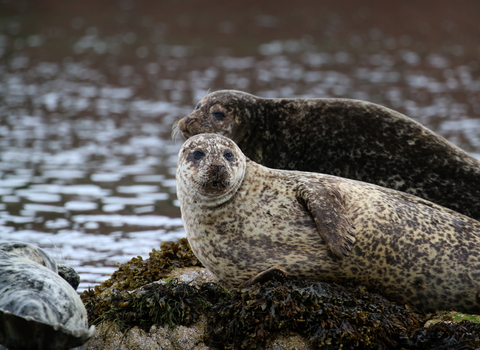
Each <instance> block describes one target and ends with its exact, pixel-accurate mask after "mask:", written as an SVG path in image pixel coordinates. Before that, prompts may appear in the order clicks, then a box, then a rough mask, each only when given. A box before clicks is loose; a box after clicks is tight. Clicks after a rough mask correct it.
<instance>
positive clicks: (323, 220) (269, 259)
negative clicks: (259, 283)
mask: <svg viewBox="0 0 480 350" xmlns="http://www.w3.org/2000/svg"><path fill="white" fill-rule="evenodd" d="M178 157H179V158H178V167H177V174H176V179H177V195H178V199H179V201H180V208H181V214H182V219H183V224H184V227H185V230H186V233H187V238H188V240H189V242H190V245H191V247H192V249H193V252H194V253H195V255H196V256H197V257H198V259H199V260H200V261H201V262H202V263H203V264H204V265H205V267H206V268H207V269H208V270H209V271H210V272H211V273H212V274H213V275H214V276H215V277H216V278H218V279H219V281H221V282H222V283H223V284H225V285H226V286H227V287H234V286H239V285H242V284H244V283H246V282H247V281H249V280H251V278H252V277H254V276H257V275H258V276H259V277H260V278H262V274H263V273H264V271H268V270H269V269H270V268H271V267H274V270H277V271H278V270H279V269H281V270H283V271H285V273H286V274H287V278H301V279H317V280H322V281H326V282H337V283H341V284H345V283H353V284H356V285H358V284H360V285H364V286H366V287H367V288H368V289H369V290H371V291H374V292H378V293H380V294H383V295H384V296H385V297H387V298H389V299H391V300H392V301H395V302H398V303H401V304H408V305H411V306H412V307H415V308H417V309H418V310H424V311H431V310H434V309H446V308H456V309H458V310H461V311H464V312H477V313H478V312H480V299H479V297H480V294H479V291H480V222H477V221H476V220H474V219H472V218H470V217H467V216H464V215H462V214H459V213H457V212H455V211H453V210H450V209H447V208H444V207H441V206H439V205H437V204H434V203H432V202H429V201H426V200H424V199H422V198H419V197H415V196H413V195H410V194H407V193H404V192H400V191H396V190H392V189H388V188H384V187H380V186H377V185H373V184H369V183H363V182H360V181H356V180H351V179H345V178H340V177H336V176H332V175H326V174H318V173H308V172H299V171H287V170H276V169H270V168H267V167H264V166H262V165H260V164H257V163H255V162H253V161H251V160H249V159H248V158H246V157H245V156H244V155H243V153H242V152H241V150H240V149H239V148H238V146H237V145H236V144H235V143H234V142H233V141H232V140H230V139H228V138H226V137H223V136H221V135H218V134H200V135H196V136H193V137H191V138H189V139H188V140H187V141H186V142H185V143H184V145H183V146H182V148H181V149H180V152H179V156H178ZM275 266H278V267H279V268H277V267H275ZM253 281H255V277H254V278H253Z"/></svg>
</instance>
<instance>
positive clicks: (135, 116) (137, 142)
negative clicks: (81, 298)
mask: <svg viewBox="0 0 480 350" xmlns="http://www.w3.org/2000/svg"><path fill="white" fill-rule="evenodd" d="M427 2H428V1H427ZM146 3H147V2H145V4H146ZM148 3H149V5H148V6H147V5H145V4H144V3H141V2H139V3H136V2H128V3H127V2H122V1H120V2H118V3H113V2H112V3H109V4H103V3H98V2H94V1H86V2H83V4H82V5H80V4H79V5H78V6H79V7H64V6H62V5H54V4H53V3H51V4H50V3H49V5H46V6H47V8H48V9H47V10H48V11H47V10H46V8H43V7H42V6H40V5H39V4H38V3H37V2H28V1H25V2H22V4H23V5H21V4H20V2H8V1H7V2H4V3H3V4H2V5H0V7H3V8H2V9H0V10H1V11H0V76H1V79H0V198H1V202H0V239H1V240H23V241H26V242H30V243H34V244H38V245H40V246H42V247H44V248H46V249H47V251H49V252H50V253H52V254H53V255H54V256H55V257H57V258H59V259H60V260H62V259H63V260H67V261H68V262H69V263H71V264H72V265H73V266H74V267H75V268H76V269H77V270H78V271H79V272H80V273H81V275H82V284H81V285H80V289H83V288H86V287H87V286H88V285H93V284H95V283H98V282H99V281H101V280H103V279H105V274H108V273H110V272H112V271H113V270H114V269H115V267H114V264H115V263H116V262H124V261H127V260H129V259H130V258H131V257H132V256H136V255H142V256H144V257H147V256H148V253H149V252H150V251H151V249H152V248H158V246H159V243H160V241H161V240H175V239H177V238H179V237H183V236H184V235H185V233H184V230H183V228H182V224H181V220H180V218H179V215H180V214H179V209H178V201H177V200H176V195H175V180H174V175H175V166H176V154H177V152H178V149H179V147H180V143H181V142H180V141H177V143H174V142H172V140H171V139H170V132H171V125H172V124H173V122H174V121H175V119H176V118H177V117H181V116H183V115H186V114H188V113H189V112H190V111H191V109H192V108H193V106H194V105H195V103H196V102H197V101H198V100H199V99H201V98H202V97H203V96H204V95H205V94H206V93H207V92H208V91H209V90H217V89H239V90H245V91H248V92H251V93H253V94H256V95H260V96H264V97H346V98H356V99H362V100H368V101H371V102H375V103H379V104H383V105H385V106H387V107H390V108H393V109H396V110H398V111H400V112H402V113H404V114H406V115H408V116H410V117H412V118H414V119H416V120H418V121H420V122H421V123H423V124H425V125H426V126H428V127H429V128H431V129H433V130H434V131H435V132H437V133H439V134H441V135H443V136H445V137H447V138H448V139H449V140H451V141H452V142H454V143H456V144H457V145H459V146H461V147H463V148H465V149H466V150H468V151H470V152H472V153H480V124H479V123H480V74H479V64H478V52H477V46H476V39H475V40H472V38H477V37H478V35H479V34H480V33H478V31H479V29H476V30H477V32H475V30H474V29H472V28H478V26H477V25H476V21H477V19H476V17H475V16H474V14H475V13H476V12H475V11H473V10H472V6H473V7H475V6H476V5H474V4H473V3H472V4H467V2H466V3H465V5H458V4H457V5H455V6H456V7H455V11H454V12H453V11H452V13H451V14H448V16H453V17H452V18H447V17H448V16H447V17H445V16H446V15H445V13H448V11H445V13H442V14H441V13H436V12H435V11H430V7H429V8H425V7H424V6H423V5H413V4H411V5H408V4H403V3H398V4H396V5H395V4H390V5H389V6H391V7H392V6H393V7H394V6H398V9H397V8H389V9H388V11H387V10H383V12H382V10H381V6H380V5H379V4H380V2H379V1H374V0H371V1H368V2H365V4H364V5H362V6H359V5H357V4H356V2H349V1H347V2H343V4H344V5H338V6H337V5H328V6H326V5H325V6H323V7H322V9H321V11H319V8H318V4H316V2H312V1H306V0H305V1H303V0H302V1H301V2H299V3H298V4H297V5H296V7H295V8H294V9H292V8H291V6H286V5H285V4H281V3H278V4H276V5H275V6H274V7H272V6H267V5H268V4H267V2H262V1H260V2H258V3H257V4H256V5H255V7H249V6H247V5H245V4H242V6H241V8H238V9H236V8H235V7H236V6H237V5H235V4H232V6H233V8H232V9H230V10H231V11H234V12H235V11H237V10H238V16H233V15H232V14H231V13H232V12H229V14H227V13H226V12H224V11H225V9H224V8H223V6H218V8H216V7H215V6H212V7H209V8H206V7H205V6H203V5H202V6H197V5H195V4H194V3H192V4H191V6H192V8H191V9H188V10H185V9H184V4H182V3H181V2H180V3H178V2H176V1H170V2H161V3H157V2H155V3H150V2H148ZM432 4H435V3H433V2H432ZM24 5H25V6H24ZM217 5H220V3H218V4H217ZM72 6H73V5H72ZM179 6H181V7H182V8H180V7H179ZM336 6H337V7H336ZM409 6H411V8H410V7H409ZM412 6H413V7H412ZM415 6H417V7H415ZM445 6H447V5H445ZM462 6H463V7H462ZM431 8H436V7H435V6H433V5H432V7H431ZM214 9H216V10H214ZM215 11H218V12H215ZM412 11H413V13H417V14H418V16H417V17H415V18H413V17H411V16H410V15H408V16H409V17H408V18H407V17H404V18H403V19H401V18H399V16H406V15H405V13H408V14H411V13H412ZM105 13H108V14H110V15H109V16H105V15H104V14H105ZM392 13H395V14H396V20H395V22H396V23H397V24H396V26H394V25H392V24H391V23H386V22H385V18H388V16H389V15H391V14H392ZM100 14H102V15H101V16H100ZM212 16H213V17H212ZM397 17H398V18H397ZM212 18H215V20H212ZM219 18H222V19H223V20H221V21H220V20H218V19H219ZM392 22H393V21H392ZM402 23H409V27H408V28H405V27H404V26H403V24H402ZM469 23H475V25H474V26H471V25H469ZM425 26H428V27H429V28H431V29H430V30H426V29H425V28H426V27H425ZM429 33H430V34H429ZM439 38H440V39H439ZM472 43H474V45H472Z"/></svg>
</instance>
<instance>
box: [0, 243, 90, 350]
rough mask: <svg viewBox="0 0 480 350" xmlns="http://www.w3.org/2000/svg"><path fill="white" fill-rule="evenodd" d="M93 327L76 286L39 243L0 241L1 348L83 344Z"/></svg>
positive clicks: (62, 348)
mask: <svg viewBox="0 0 480 350" xmlns="http://www.w3.org/2000/svg"><path fill="white" fill-rule="evenodd" d="M94 332H95V327H93V326H92V327H90V328H88V322H87V313H86V310H85V307H84V305H83V303H82V301H81V300H80V297H79V296H78V294H77V293H76V292H75V289H74V288H73V287H72V286H71V285H70V284H68V283H67V281H65V280H64V279H63V278H61V277H60V276H59V275H58V273H57V266H56V262H55V260H54V259H53V258H52V257H51V256H50V255H49V254H48V253H46V252H45V251H44V250H43V249H41V248H38V247H35V246H33V245H30V244H27V243H21V242H7V243H3V244H0V344H2V345H0V349H9V350H20V349H22V350H25V349H45V350H66V349H72V348H74V349H78V350H80V349H85V348H86V342H87V341H88V339H90V338H91V337H92V336H93V335H94Z"/></svg>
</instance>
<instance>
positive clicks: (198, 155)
mask: <svg viewBox="0 0 480 350" xmlns="http://www.w3.org/2000/svg"><path fill="white" fill-rule="evenodd" d="M203 157H205V152H203V151H198V150H197V151H195V152H193V159H195V160H200V159H202V158H203Z"/></svg>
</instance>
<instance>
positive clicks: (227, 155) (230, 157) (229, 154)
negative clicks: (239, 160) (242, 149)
mask: <svg viewBox="0 0 480 350" xmlns="http://www.w3.org/2000/svg"><path fill="white" fill-rule="evenodd" d="M223 157H224V158H225V159H226V160H233V158H235V157H234V155H233V153H232V152H231V151H225V152H224V153H223Z"/></svg>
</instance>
